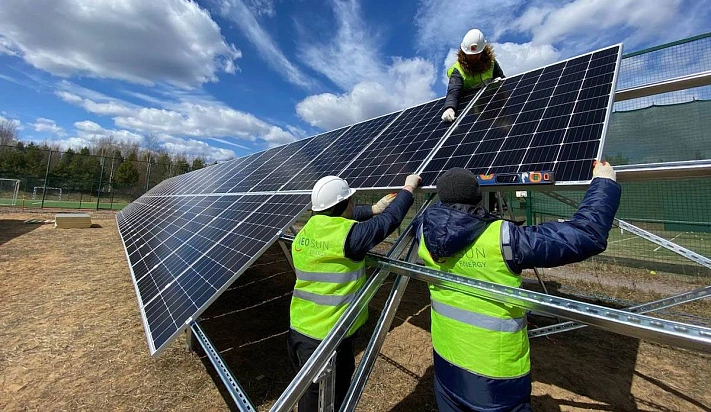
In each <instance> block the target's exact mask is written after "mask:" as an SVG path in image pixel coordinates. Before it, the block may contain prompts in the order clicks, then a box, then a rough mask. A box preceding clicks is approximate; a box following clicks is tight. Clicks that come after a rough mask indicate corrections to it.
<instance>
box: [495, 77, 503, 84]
mask: <svg viewBox="0 0 711 412" xmlns="http://www.w3.org/2000/svg"><path fill="white" fill-rule="evenodd" d="M502 80H504V79H503V78H501V77H497V78H495V79H494V83H498V82H500V81H502Z"/></svg>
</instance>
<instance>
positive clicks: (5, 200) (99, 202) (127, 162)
mask: <svg viewBox="0 0 711 412" xmlns="http://www.w3.org/2000/svg"><path fill="white" fill-rule="evenodd" d="M86 152H88V150H86V149H84V150H82V151H81V152H74V151H71V150H70V151H65V152H60V151H54V150H46V149H42V148H39V147H38V146H35V145H24V144H18V145H15V146H8V145H5V146H0V178H2V179H4V181H3V180H0V183H2V184H0V205H14V206H16V207H22V208H47V207H50V208H67V209H121V208H123V207H124V206H126V205H127V204H129V203H130V202H132V201H134V200H135V199H137V198H138V197H140V196H141V195H142V194H143V193H145V192H146V191H147V190H148V189H150V188H151V187H153V186H155V185H157V184H158V183H160V182H161V181H163V180H164V179H167V178H169V177H172V176H174V175H175V174H177V173H179V172H180V173H185V172H187V170H182V169H185V168H184V167H183V168H182V169H181V168H180V167H179V166H180V165H178V167H176V164H174V162H170V161H168V162H163V161H165V159H162V158H167V156H165V155H164V156H156V157H155V158H150V159H146V160H137V159H132V158H131V156H129V158H128V159H124V158H123V157H121V156H120V155H119V156H101V155H91V154H89V153H86ZM147 157H148V156H147ZM161 160H163V161H161ZM15 181H18V182H19V184H18V190H17V193H16V199H13V196H14V193H12V192H11V189H12V187H11V184H14V182H15Z"/></svg>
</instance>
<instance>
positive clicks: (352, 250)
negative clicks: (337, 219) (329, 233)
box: [343, 190, 414, 261]
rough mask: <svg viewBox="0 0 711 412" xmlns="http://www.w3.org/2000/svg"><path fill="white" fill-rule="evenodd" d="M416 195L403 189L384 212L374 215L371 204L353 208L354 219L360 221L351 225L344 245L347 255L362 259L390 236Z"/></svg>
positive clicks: (358, 259) (357, 259)
mask: <svg viewBox="0 0 711 412" xmlns="http://www.w3.org/2000/svg"><path fill="white" fill-rule="evenodd" d="M413 201H414V197H413V196H412V193H410V192H409V191H407V190H401V191H400V192H399V193H398V194H397V196H396V197H395V199H393V201H392V203H390V205H388V207H386V208H385V210H384V211H383V213H381V214H379V215H375V216H373V211H372V209H371V207H370V206H358V207H355V208H354V209H353V217H352V219H353V220H357V221H358V223H356V224H354V225H353V226H352V227H351V231H350V232H349V233H348V237H346V244H345V245H344V248H343V249H344V253H345V256H346V257H347V258H349V259H351V260H355V261H361V260H363V259H365V255H366V254H367V253H368V252H369V251H370V250H371V249H372V248H374V247H375V246H376V245H377V244H378V243H380V242H382V241H383V240H385V238H387V237H388V236H390V234H391V233H393V232H394V231H395V229H397V227H398V226H400V223H402V220H403V219H404V218H405V215H406V214H407V211H408V210H410V206H412V202H413Z"/></svg>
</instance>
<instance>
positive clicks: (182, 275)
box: [117, 194, 310, 354]
mask: <svg viewBox="0 0 711 412" xmlns="http://www.w3.org/2000/svg"><path fill="white" fill-rule="evenodd" d="M309 200H310V199H309V196H308V195H305V194H275V195H249V194H238V195H222V196H170V197H151V198H146V199H143V198H141V199H139V200H137V201H136V202H134V203H132V204H131V206H129V207H127V208H126V209H125V210H123V211H122V212H121V213H119V214H118V215H117V222H118V226H119V231H120V234H121V238H122V239H123V242H124V247H125V249H126V254H127V256H128V260H129V262H130V264H131V275H132V277H133V281H134V286H135V288H136V293H137V295H138V300H139V306H140V309H141V315H142V317H143V321H144V327H145V329H146V335H147V337H148V343H149V346H150V349H151V353H152V354H156V353H157V352H159V351H160V350H162V349H163V348H164V347H165V346H166V345H167V344H169V343H170V342H171V341H172V339H173V338H174V337H175V336H177V335H178V333H180V331H182V330H183V329H185V328H186V327H187V326H188V325H189V323H190V322H191V321H192V319H195V318H196V317H197V316H198V315H199V314H200V313H202V311H204V310H205V309H206V308H207V306H208V305H209V304H210V303H211V302H212V301H214V299H216V298H217V296H218V295H219V294H220V293H221V292H222V291H223V290H224V289H225V288H227V286H228V285H229V284H230V283H232V282H233V281H234V279H236V278H237V277H238V276H239V275H240V274H241V273H242V272H243V271H244V270H245V269H246V268H247V267H248V266H249V264H251V262H252V261H253V260H254V259H256V258H257V257H258V256H259V255H260V254H261V252H262V251H263V250H265V249H266V248H267V247H269V246H270V245H271V244H272V243H273V242H274V241H275V240H276V239H277V238H278V236H279V235H280V233H281V230H282V229H283V228H284V227H287V226H289V225H290V224H292V223H293V221H294V220H295V219H296V218H297V217H298V216H299V215H300V214H301V213H303V212H304V210H305V209H306V206H307V204H308V202H309Z"/></svg>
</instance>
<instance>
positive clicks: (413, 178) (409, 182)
mask: <svg viewBox="0 0 711 412" xmlns="http://www.w3.org/2000/svg"><path fill="white" fill-rule="evenodd" d="M421 181H422V178H421V177H420V176H419V175H410V176H408V177H406V178H405V187H404V189H405V190H409V191H410V192H414V191H415V188H416V187H417V186H419V185H420V182H421ZM408 187H409V189H408Z"/></svg>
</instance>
